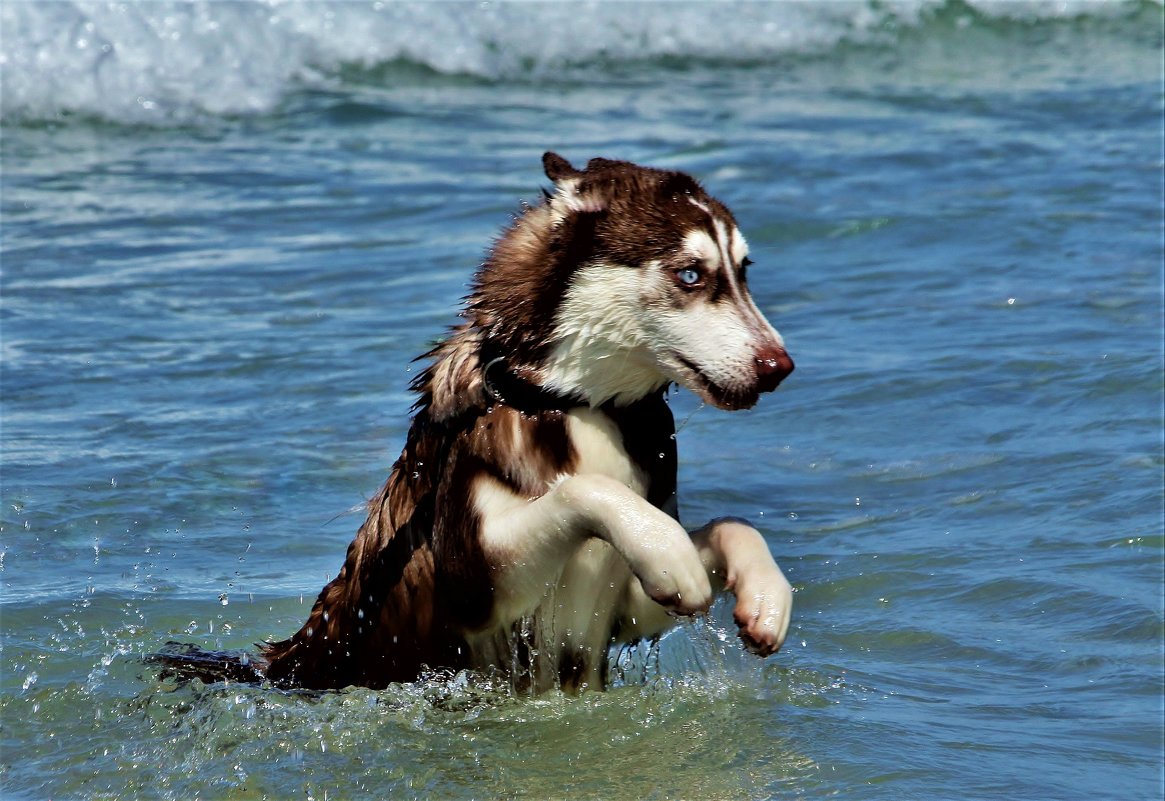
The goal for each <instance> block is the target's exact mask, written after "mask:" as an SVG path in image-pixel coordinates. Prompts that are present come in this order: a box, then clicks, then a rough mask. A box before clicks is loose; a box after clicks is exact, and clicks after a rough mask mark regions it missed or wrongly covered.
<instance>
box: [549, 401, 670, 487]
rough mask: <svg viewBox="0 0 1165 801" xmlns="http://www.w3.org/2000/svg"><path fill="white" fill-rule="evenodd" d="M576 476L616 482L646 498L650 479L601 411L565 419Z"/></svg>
mask: <svg viewBox="0 0 1165 801" xmlns="http://www.w3.org/2000/svg"><path fill="white" fill-rule="evenodd" d="M566 431H567V435H568V436H569V438H570V447H571V452H572V455H573V457H574V459H573V461H574V464H573V471H572V472H574V473H576V474H580V475H585V474H598V475H604V476H607V477H609V478H613V479H615V480H616V481H618V482H620V483H622V484H624V485H625V486H627V487H629V488H630V489H631V490H632V491H634V492H635V493H636V494H638V495H642V496H644V497H646V495H647V490H648V487H649V486H650V482H651V475H650V473H649V472H648V470H647V469H645V466H644V465H641V464H639V463H638V462H637V461H636V460H635V459H634V458H633V457H632V456H631V454H630V453H629V452H628V449H627V447H626V444H625V441H624V432H623V431H622V430H620V428H619V426H618V425H617V424H616V423H615V421H614V420H612V419H611V418H610V417H609V416H607V415H606V414H605V413H603V411H601V410H599V409H591V408H580V409H573V410H571V411H570V412H569V413H567V415H566Z"/></svg>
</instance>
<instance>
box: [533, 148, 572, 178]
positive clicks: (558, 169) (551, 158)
mask: <svg viewBox="0 0 1165 801" xmlns="http://www.w3.org/2000/svg"><path fill="white" fill-rule="evenodd" d="M542 169H544V170H545V171H546V177H547V178H549V179H550V180H551V181H554V183H558V182H559V181H564V180H566V179H568V178H577V177H578V176H579V171H578V170H576V169H575V168H574V167H573V166H571V163H570V162H569V161H567V160H566V159H564V158H563V157H562V156H560V155H558V154H557V153H551V152H550V151H546V152H545V153H543V154H542Z"/></svg>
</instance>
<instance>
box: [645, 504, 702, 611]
mask: <svg viewBox="0 0 1165 801" xmlns="http://www.w3.org/2000/svg"><path fill="white" fill-rule="evenodd" d="M661 517H662V518H663V519H662V521H661V523H662V524H661V525H646V526H644V530H643V531H642V532H641V536H639V537H636V538H635V542H633V543H629V544H628V545H629V547H627V548H626V550H625V551H624V554H623V555H624V557H625V558H626V559H627V563H628V564H629V565H630V567H631V570H632V572H633V573H635V576H636V577H637V578H638V579H639V583H640V584H641V585H642V586H643V591H644V592H645V593H647V595H648V596H649V597H650V598H651V599H652V600H653V601H655V602H656V603H657V604H659V605H660V606H662V607H663V608H664V609H666V610H667V611H668V612H670V613H671V614H673V615H680V616H686V615H701V614H704V613H705V612H707V611H708V608H709V607H710V606H712V600H713V597H712V584H711V582H709V581H708V572H707V570H706V569H705V568H704V564H703V563H702V562H701V561H700V555H699V553H698V552H697V551H696V548H695V546H694V545H693V544H692V541H691V539H690V538H689V537H688V533H687V532H686V531H684V529H683V528H682V527H681V526H680V525H679V524H678V523H676V522H675V521H674V520H672V519H671V518H670V517H667V516H665V515H661Z"/></svg>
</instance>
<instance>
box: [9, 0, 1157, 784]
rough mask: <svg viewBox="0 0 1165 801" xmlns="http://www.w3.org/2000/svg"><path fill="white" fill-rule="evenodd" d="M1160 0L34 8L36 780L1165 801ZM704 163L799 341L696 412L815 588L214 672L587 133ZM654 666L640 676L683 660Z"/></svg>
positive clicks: (28, 127)
mask: <svg viewBox="0 0 1165 801" xmlns="http://www.w3.org/2000/svg"><path fill="white" fill-rule="evenodd" d="M1163 43H1165V30H1163V10H1162V6H1161V5H1160V4H1159V3H1149V2H1131V3H1117V2H1113V3H1099V2H1096V3H1094V2H1058V3H988V2H974V3H964V2H957V1H956V0H948V1H947V2H926V1H922V2H913V3H895V2H891V3H875V2H868V3H867V2H836V3H817V4H811V3H716V4H695V3H682V2H681V3H635V4H616V3H609V4H593V3H545V4H524V3H496V2H491V3H473V4H464V3H441V4H419V5H418V4H396V3H342V4H334V3H210V2H194V3H183V4H178V3H140V4H135V3H111V4H97V3H65V2H54V3H22V2H6V3H5V4H4V5H3V6H0V78H2V86H0V89H2V92H0V115H2V117H0V119H2V129H0V134H2V139H0V213H2V229H0V357H2V361H0V445H2V453H0V495H2V498H0V500H2V508H0V582H2V585H3V589H2V596H0V597H2V606H0V624H2V629H3V643H2V644H3V651H2V654H0V794H2V795H3V797H4V798H5V799H8V798H28V799H40V798H54V799H62V798H87V799H88V798H131V797H136V798H208V799H210V798H234V799H244V798H245V799H251V798H291V797H299V798H320V799H322V798H331V799H337V798H414V797H415V798H451V799H472V798H478V799H480V798H530V799H545V798H555V799H557V798H564V799H565V798H570V799H585V798H604V799H610V798H616V799H623V798H627V799H631V798H658V799H672V798H675V799H694V798H701V799H746V798H747V799H768V798H820V797H825V796H837V797H841V798H847V799H848V798H853V799H866V798H871V799H895V800H900V799H927V800H929V799H980V798H982V799H988V798H990V799H1122V800H1123V799H1152V798H1161V797H1162V796H1163V792H1165V791H1163V785H1162V781H1163V776H1165V774H1163V769H1162V764H1163V747H1165V741H1163V715H1165V705H1163V701H1162V693H1163V689H1165V681H1163V657H1165V648H1163V633H1165V624H1163V621H1165V602H1163V594H1162V593H1163V586H1165V568H1163V558H1165V523H1163V506H1162V497H1163V478H1162V470H1163V464H1165V456H1163V403H1165V391H1163V381H1165V355H1163V354H1165V348H1163V343H1162V332H1163V326H1165V319H1163V296H1162V291H1163V273H1162V258H1163V250H1165V240H1163V236H1165V223H1163V202H1165V198H1163V183H1162V182H1163V172H1165V154H1163V145H1162V139H1163V123H1162V115H1163V110H1165V80H1163V74H1162V55H1163V51H1165V45H1163ZM547 149H554V150H557V151H559V152H561V153H563V154H564V155H566V156H567V157H569V158H571V159H572V160H574V161H576V162H582V161H585V160H586V159H588V158H590V157H592V156H595V155H603V156H607V157H612V158H626V159H631V160H635V161H640V162H643V163H648V164H653V165H659V166H665V167H670V168H678V169H683V170H685V171H688V172H691V173H693V174H695V175H697V176H698V177H699V178H701V179H702V181H703V182H704V183H705V185H706V186H707V187H708V188H709V190H710V191H712V192H713V194H715V195H717V196H718V197H720V198H721V199H723V200H724V201H725V202H726V203H727V204H728V205H729V206H730V207H731V208H732V209H733V210H734V211H735V213H736V216H737V217H738V219H739V221H740V223H741V226H742V228H743V230H744V232H745V234H746V236H747V237H748V238H749V241H750V243H751V245H752V253H753V256H752V257H753V259H754V261H755V262H756V266H755V267H753V268H752V269H751V270H750V281H751V283H752V287H753V293H754V295H755V297H756V299H757V302H758V304H759V305H760V307H761V308H762V309H763V310H764V311H765V313H766V314H767V315H768V316H769V318H770V319H771V320H772V321H773V322H774V323H775V325H776V326H777V327H778V328H779V329H780V330H781V332H782V333H783V335H784V336H785V338H786V340H787V342H788V344H789V347H790V351H791V353H792V355H793V357H794V358H795V360H796V362H797V371H796V373H795V374H794V375H793V376H792V377H791V378H790V379H789V381H788V382H786V384H784V385H782V387H781V389H780V390H779V391H778V392H777V393H775V394H774V395H771V396H766V397H765V398H764V399H763V401H762V403H761V404H760V405H759V406H758V407H757V408H756V409H755V410H752V411H749V412H739V413H726V412H720V411H715V410H712V409H707V408H702V407H700V406H699V404H698V402H696V401H695V400H694V399H693V398H692V397H691V396H690V395H688V394H686V393H683V392H679V393H677V394H675V395H674V396H673V397H672V403H673V406H674V408H675V409H676V416H677V419H679V420H680V421H682V430H681V431H680V434H679V443H680V459H681V465H680V504H681V513H682V515H683V517H684V519H685V522H687V523H688V524H689V525H690V526H696V525H699V524H701V523H702V522H704V521H705V520H707V519H708V518H709V517H712V516H715V515H720V514H737V515H742V516H745V517H749V518H750V519H752V520H753V522H754V523H756V525H757V526H758V527H759V528H760V529H761V530H762V531H763V532H764V534H765V536H766V537H767V538H768V540H769V543H770V545H771V546H772V549H773V552H774V554H775V555H776V556H777V558H778V561H779V562H780V563H781V565H782V566H783V568H784V569H785V571H786V573H787V574H788V576H789V577H790V580H791V581H792V582H793V583H794V585H795V587H796V590H797V593H796V610H795V617H794V621H793V625H792V629H791V632H790V637H789V641H788V642H787V644H786V647H785V648H784V649H783V650H782V652H781V653H779V654H778V655H776V656H774V657H772V658H770V659H768V660H765V661H763V662H762V661H759V660H757V659H755V658H753V657H751V656H748V655H747V654H744V653H743V652H742V651H741V649H740V647H739V646H738V644H737V643H736V640H735V634H734V630H733V626H732V624H731V618H730V615H729V614H728V609H727V607H726V606H724V605H720V606H718V607H717V608H716V610H715V614H714V615H713V616H712V618H711V619H710V620H707V621H703V622H698V623H694V624H689V625H687V626H685V627H684V628H681V629H680V630H678V631H677V632H676V633H674V634H673V635H671V636H669V637H667V638H665V640H664V641H663V643H662V644H661V645H660V646H659V647H658V648H657V649H655V650H650V651H648V652H647V653H646V654H644V653H643V652H639V653H636V654H631V655H624V656H625V658H626V659H627V663H628V664H631V667H630V668H629V669H628V675H629V678H628V680H627V681H626V682H625V683H624V685H623V686H620V687H617V688H615V689H614V690H612V691H611V692H608V693H591V694H587V695H584V696H582V697H581V698H567V697H562V696H558V695H555V694H551V695H549V696H544V697H540V698H533V699H531V698H515V697H511V696H510V695H508V694H507V693H506V692H505V690H504V688H491V687H490V686H489V684H488V682H483V681H482V680H473V679H471V678H470V677H466V676H459V677H455V678H452V679H450V678H448V677H439V676H435V677H433V678H432V679H431V680H429V681H423V682H418V683H417V684H415V685H408V686H401V687H393V688H390V689H389V690H386V691H383V692H371V691H367V690H349V691H345V692H341V693H335V694H329V695H325V696H323V697H302V696H298V695H295V694H281V693H275V692H272V691H270V690H264V689H260V688H248V687H235V686H202V685H199V684H194V685H189V684H188V685H176V684H174V683H173V682H171V681H168V680H165V679H161V678H159V676H158V674H157V671H156V669H154V668H153V667H151V666H149V665H147V664H146V663H144V662H143V659H142V657H143V656H144V655H146V654H149V653H150V652H152V651H154V650H156V649H157V648H159V647H160V646H161V645H162V644H163V643H164V642H166V641H167V640H172V639H179V640H183V641H189V642H197V643H200V644H202V645H205V646H208V647H223V648H246V647H248V646H249V645H250V644H251V643H253V642H255V641H259V640H263V639H267V638H277V637H283V636H286V635H287V634H288V633H290V632H291V631H293V630H294V629H295V628H296V627H297V626H298V625H299V624H300V622H301V621H302V619H303V617H304V615H305V614H306V612H307V610H308V608H309V607H310V604H311V602H312V600H313V599H314V597H315V593H316V592H317V591H318V590H319V588H320V586H322V584H323V582H324V581H325V580H326V579H327V578H328V577H329V575H334V572H335V571H336V570H337V569H338V567H339V565H340V563H341V560H342V558H343V552H344V548H345V547H346V545H347V543H348V542H349V540H350V538H351V536H352V534H353V533H354V531H355V529H356V527H357V525H358V524H359V522H360V516H359V514H349V513H348V512H349V511H350V510H351V509H352V507H357V506H359V505H360V504H361V503H362V502H363V499H364V498H366V497H367V496H368V495H369V494H371V493H372V492H374V491H375V490H376V488H377V487H378V486H379V485H380V483H381V482H382V481H383V479H384V477H385V476H386V474H387V471H388V469H389V467H390V465H391V464H392V462H393V461H394V459H395V458H396V456H397V454H398V453H399V449H400V446H401V444H402V441H403V436H404V433H405V431H406V430H407V425H408V418H407V414H408V408H409V405H410V403H411V398H410V397H409V395H408V393H407V391H406V386H407V384H408V382H409V380H410V378H411V377H412V375H413V374H414V373H415V371H416V370H417V369H418V366H417V365H416V364H414V363H413V362H412V359H413V358H414V357H415V356H416V355H418V354H420V353H422V352H424V351H425V350H426V349H427V348H428V347H429V346H430V345H431V343H432V342H433V341H434V340H435V339H438V338H440V337H441V336H442V335H443V332H444V331H445V330H446V328H447V326H449V325H450V324H452V323H453V322H455V320H456V316H455V315H456V310H457V308H458V306H459V303H460V299H461V297H462V296H463V294H464V293H465V291H466V285H467V282H468V280H469V278H470V276H471V274H472V271H473V270H474V268H475V266H476V265H477V264H478V263H479V262H480V260H481V259H482V257H483V255H484V252H485V250H486V248H487V247H488V246H489V243H490V241H491V239H492V237H493V236H495V235H496V233H497V231H498V230H499V228H500V227H502V226H503V225H505V224H506V223H507V222H508V220H509V219H510V215H511V214H512V213H514V212H515V211H516V210H517V209H518V208H519V207H520V204H521V202H522V201H523V200H535V199H536V198H537V197H538V190H539V187H540V186H542V185H544V184H545V183H546V181H545V178H544V177H543V176H542V175H541V172H540V168H539V159H540V156H541V154H542V152H543V151H544V150H547ZM637 660H638V661H637Z"/></svg>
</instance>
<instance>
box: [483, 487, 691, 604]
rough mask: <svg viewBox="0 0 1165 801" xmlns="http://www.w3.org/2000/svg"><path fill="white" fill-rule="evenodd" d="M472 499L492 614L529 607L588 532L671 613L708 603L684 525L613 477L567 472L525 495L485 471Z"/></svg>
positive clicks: (544, 590) (547, 586)
mask: <svg viewBox="0 0 1165 801" xmlns="http://www.w3.org/2000/svg"><path fill="white" fill-rule="evenodd" d="M474 502H475V506H476V509H477V512H478V514H479V515H480V516H481V532H482V540H483V545H484V548H485V552H486V555H487V558H488V559H489V561H490V566H491V570H492V572H493V575H494V586H495V608H494V614H493V618H494V622H497V623H502V622H505V621H506V620H507V619H508V620H513V619H517V618H518V617H521V616H522V615H524V614H527V613H528V612H530V611H531V610H533V609H534V608H535V607H536V606H537V604H538V602H539V601H540V600H541V599H542V598H543V596H545V594H546V592H547V590H548V589H549V588H550V587H552V586H553V585H554V584H555V583H556V582H557V581H558V578H559V575H560V574H561V572H562V569H563V567H564V566H565V565H566V562H567V561H568V560H569V559H570V557H571V556H572V555H573V554H574V553H575V552H576V551H577V550H578V548H579V546H580V545H581V544H582V543H583V542H585V541H586V540H587V538H589V537H598V538H599V539H602V540H604V541H606V542H607V543H609V544H610V545H611V546H612V547H613V548H614V549H615V551H616V552H618V553H619V555H620V556H622V557H623V559H624V560H626V562H627V565H628V566H629V567H630V568H631V571H632V573H634V574H635V577H636V578H637V579H638V583H639V585H640V587H641V588H642V592H643V593H645V594H646V595H647V596H648V597H650V598H651V599H652V600H653V601H654V602H655V603H656V604H658V605H660V606H662V607H664V609H666V610H667V611H668V612H670V613H671V614H675V615H692V614H699V613H702V612H705V611H707V609H708V607H709V606H710V605H711V603H712V586H711V584H710V583H709V579H708V571H707V569H706V568H705V567H704V564H703V563H702V561H701V556H700V554H699V553H698V552H697V550H696V546H695V545H694V544H693V542H692V540H691V538H689V536H688V533H687V532H686V531H685V530H684V529H683V527H682V526H680V524H679V523H677V522H676V521H675V520H674V519H673V518H671V517H670V516H668V515H667V514H666V513H665V512H663V511H661V510H659V509H657V508H655V507H654V506H652V505H651V504H649V503H648V502H647V501H646V500H644V499H643V498H642V497H640V496H639V495H636V494H635V493H634V492H632V491H631V490H630V489H628V488H627V487H626V486H624V485H623V484H621V483H619V482H618V481H615V480H614V479H610V478H607V477H606V476H601V475H590V474H586V475H575V476H569V477H566V478H564V479H562V480H561V481H559V482H558V483H557V484H555V485H554V487H553V488H552V489H551V490H550V491H549V492H547V493H546V494H545V495H543V496H542V497H540V498H538V499H536V500H534V501H528V500H526V499H525V498H521V497H519V496H517V495H515V494H514V493H513V492H512V491H511V490H510V489H509V488H508V487H506V486H505V485H504V484H502V483H501V482H500V481H498V480H497V479H494V478H492V477H488V476H483V477H479V478H478V479H477V481H476V483H475V485H474Z"/></svg>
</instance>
